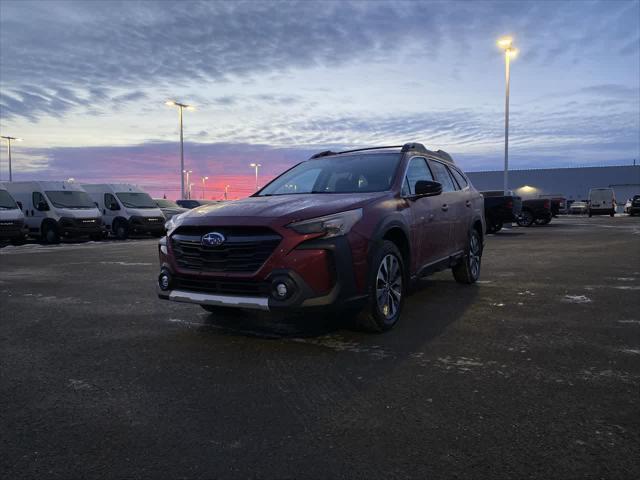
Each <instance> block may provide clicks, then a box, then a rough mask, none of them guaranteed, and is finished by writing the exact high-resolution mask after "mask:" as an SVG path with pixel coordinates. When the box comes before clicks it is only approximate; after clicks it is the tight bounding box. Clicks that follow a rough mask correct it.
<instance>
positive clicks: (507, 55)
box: [498, 37, 518, 195]
mask: <svg viewBox="0 0 640 480" xmlns="http://www.w3.org/2000/svg"><path fill="white" fill-rule="evenodd" d="M498 46H499V47H500V48H501V49H502V50H504V62H505V79H506V91H505V100H504V194H505V195H508V194H509V83H510V80H511V75H510V71H509V66H510V60H511V59H512V58H516V55H518V49H517V48H514V47H513V38H511V37H502V38H500V39H499V40H498Z"/></svg>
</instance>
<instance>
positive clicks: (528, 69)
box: [0, 0, 640, 198]
mask: <svg viewBox="0 0 640 480" xmlns="http://www.w3.org/2000/svg"><path fill="white" fill-rule="evenodd" d="M505 34H510V35H512V36H513V38H514V43H515V46H517V47H518V49H519V54H518V57H517V58H516V59H514V60H513V61H512V64H511V100H510V135H509V157H510V166H511V168H514V169H523V168H549V167H569V166H578V165H622V164H631V163H632V162H633V160H634V159H638V160H640V1H639V0H625V1H616V0H605V1H579V0H570V1H564V2H563V1H550V0H545V1H538V2H525V1H506V2H484V1H474V2H471V1H449V2H444V1H442V2H441V1H427V2H419V1H411V2H404V1H367V2H346V1H340V2H330V1H322V2H312V1H301V2H267V1H262V2H242V1H237V2H213V1H211V2H210V1H203V2H190V1H182V2H177V1H176V2H170V1H147V2H136V1H124V2H119V1H97V0H93V1H55V0H46V1H39V2H30V1H14V0H0V132H1V134H2V135H11V136H15V137H21V138H22V139H23V141H22V142H20V143H14V144H13V149H12V154H13V155H12V157H13V173H14V180H31V179H66V178H74V179H76V181H80V182H86V183H96V182H116V181H117V182H131V183H137V184H139V185H141V186H143V187H144V188H146V189H147V190H149V191H150V192H151V193H152V194H153V195H158V196H161V195H163V194H166V195H167V197H169V198H177V196H178V194H179V188H180V161H179V158H180V157H179V154H180V153H179V152H180V151H179V128H178V113H177V110H176V109H175V108H171V107H168V106H167V105H165V102H166V101H167V100H169V99H175V100H178V101H181V102H185V103H189V104H193V105H194V106H195V110H194V111H185V112H184V141H185V167H186V168H187V169H189V170H192V171H193V174H192V181H193V182H194V184H195V185H194V187H193V194H192V195H193V197H194V198H195V197H198V198H200V197H201V196H202V195H203V194H204V195H205V197H206V198H221V196H222V192H223V191H224V187H225V185H229V196H230V198H238V197H243V196H246V195H249V194H251V193H252V191H254V187H255V177H254V170H253V169H252V168H251V167H250V166H249V164H250V163H255V162H259V163H260V164H261V165H262V167H261V168H260V171H259V184H261V185H262V184H264V183H266V182H267V181H268V180H269V179H270V178H273V177H274V176H276V175H278V174H279V173H281V172H282V171H283V170H285V169H286V168H288V167H290V166H292V165H294V164H295V163H297V162H299V161H303V160H305V159H307V158H308V157H309V156H310V155H311V154H312V153H314V152H317V151H321V150H326V149H329V148H331V149H334V150H335V149H340V148H350V147H362V146H373V145H397V144H403V143H406V142H412V141H416V142H421V143H423V144H425V145H426V146H427V148H431V149H434V150H438V149H442V150H446V151H447V152H449V153H450V154H452V155H453V156H454V158H455V159H456V161H457V163H458V164H459V165H461V166H462V168H463V169H465V170H467V171H480V170H499V169H501V168H502V166H503V162H504V95H505V78H504V76H505V72H504V54H503V53H502V52H501V51H500V50H499V49H498V47H497V46H496V40H497V39H498V38H499V37H500V36H501V35H505ZM203 176H208V177H209V180H208V181H207V182H206V184H205V185H206V190H205V191H204V192H203V191H202V183H201V179H202V177H203ZM7 178H8V159H7V154H6V150H5V149H4V145H3V149H2V151H1V152H0V179H2V180H7Z"/></svg>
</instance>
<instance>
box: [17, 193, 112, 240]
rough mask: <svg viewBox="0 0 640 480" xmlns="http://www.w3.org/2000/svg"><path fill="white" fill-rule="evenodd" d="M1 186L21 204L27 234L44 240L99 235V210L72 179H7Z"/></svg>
mask: <svg viewBox="0 0 640 480" xmlns="http://www.w3.org/2000/svg"><path fill="white" fill-rule="evenodd" d="M5 188H6V189H7V191H8V192H9V193H10V194H11V196H12V197H13V198H14V199H15V200H16V202H18V204H19V205H22V212H23V213H24V216H25V223H26V224H27V227H28V228H29V234H30V235H34V236H36V237H39V238H40V239H41V240H43V241H45V242H47V243H58V242H59V241H60V239H61V238H73V237H89V238H91V239H93V240H99V239H101V238H102V235H103V232H104V226H103V224H102V218H101V215H100V212H99V211H98V209H97V208H96V205H95V204H94V203H93V200H91V198H90V197H89V195H87V192H86V191H85V190H84V189H83V188H82V186H81V185H79V184H77V183H73V182H67V181H65V182H54V181H47V182H38V181H34V182H10V183H6V184H5Z"/></svg>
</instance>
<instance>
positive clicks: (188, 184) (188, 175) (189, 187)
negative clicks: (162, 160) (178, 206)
mask: <svg viewBox="0 0 640 480" xmlns="http://www.w3.org/2000/svg"><path fill="white" fill-rule="evenodd" d="M192 173H193V170H182V188H183V190H182V198H187V199H189V200H191V183H189V178H191V177H190V175H191V174H192ZM185 174H186V175H187V196H186V197H185V196H184V194H185V192H184V175H185Z"/></svg>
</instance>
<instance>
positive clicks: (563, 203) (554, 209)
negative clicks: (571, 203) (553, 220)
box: [550, 197, 567, 217]
mask: <svg viewBox="0 0 640 480" xmlns="http://www.w3.org/2000/svg"><path fill="white" fill-rule="evenodd" d="M550 200H551V216H553V217H557V216H558V215H560V214H561V213H566V211H567V199H566V198H564V197H553V198H551V199H550Z"/></svg>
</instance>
